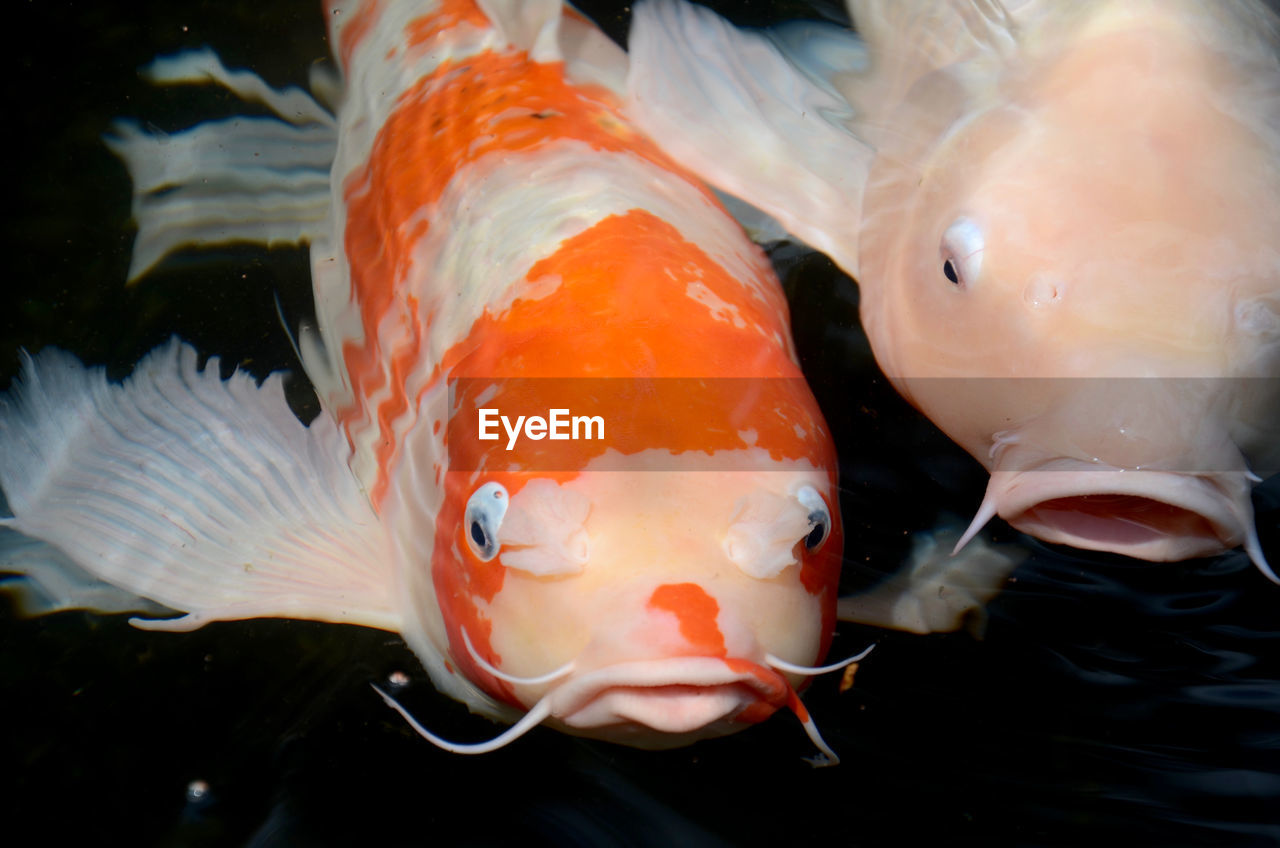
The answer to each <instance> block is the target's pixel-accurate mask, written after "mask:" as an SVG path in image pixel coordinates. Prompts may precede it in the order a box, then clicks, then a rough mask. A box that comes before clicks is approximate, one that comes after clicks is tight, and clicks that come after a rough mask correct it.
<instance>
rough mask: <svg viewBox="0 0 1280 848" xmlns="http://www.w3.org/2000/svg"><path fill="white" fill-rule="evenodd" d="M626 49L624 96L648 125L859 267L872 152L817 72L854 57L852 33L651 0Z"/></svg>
mask: <svg viewBox="0 0 1280 848" xmlns="http://www.w3.org/2000/svg"><path fill="white" fill-rule="evenodd" d="M819 34H821V36H819ZM629 49H630V61H631V69H630V73H629V74H628V77H627V89H628V102H627V108H628V111H629V113H630V115H631V117H632V118H633V119H634V120H635V121H636V122H637V123H638V124H639V125H640V126H641V128H643V129H644V130H645V132H646V133H648V134H649V135H650V136H651V137H652V138H653V139H654V140H655V141H656V142H657V143H658V144H659V145H661V146H662V147H663V149H664V150H666V152H667V153H668V154H670V155H671V156H672V157H673V158H674V159H675V160H676V161H677V162H679V163H680V164H681V165H683V166H685V167H686V168H688V169H690V170H691V171H693V172H694V173H696V174H698V176H699V177H701V178H702V179H704V180H706V181H707V182H710V183H712V184H713V185H715V186H717V187H718V188H720V189H723V190H724V191H727V192H729V193H730V194H733V195H736V196H738V197H740V198H742V199H743V200H745V201H747V202H748V203H750V204H752V205H753V206H755V207H757V208H759V209H761V210H763V211H764V212H765V213H767V214H769V215H771V216H773V217H774V218H776V219H777V220H778V221H779V222H780V223H781V224H782V225H783V226H784V227H786V229H787V230H788V231H789V232H790V233H792V234H793V235H795V236H796V237H797V238H799V239H801V240H803V241H805V242H806V243H808V244H809V245H810V246H812V247H815V248H817V249H819V250H821V251H823V252H825V253H827V254H829V255H830V256H831V257H832V258H833V259H834V260H835V261H836V262H838V263H839V264H840V265H842V266H843V267H844V268H845V269H846V270H849V271H851V272H852V271H855V270H856V256H857V249H856V245H857V233H858V226H859V218H860V214H861V208H862V192H863V188H864V185H865V182H866V176H867V170H868V168H869V166H870V162H871V159H872V155H873V153H872V150H871V149H870V148H869V147H868V146H867V145H866V144H865V143H864V142H863V141H861V140H860V139H858V138H857V137H855V136H854V134H853V133H852V132H851V131H850V130H849V128H848V125H849V123H850V122H851V121H852V120H853V114H852V112H851V110H850V108H849V104H848V103H847V102H845V100H844V99H843V98H842V97H840V96H839V95H838V93H837V92H836V89H835V88H834V87H833V86H832V85H831V84H830V82H829V81H828V80H825V79H823V78H822V75H823V73H825V71H824V69H825V68H834V67H836V66H839V65H847V66H848V67H849V68H850V69H856V68H858V67H861V65H862V63H863V51H862V47H861V44H860V42H859V41H858V40H857V39H856V37H854V36H853V35H852V33H850V32H848V31H847V30H842V29H840V28H839V27H835V26H827V25H822V24H816V23H815V24H806V25H805V28H804V29H802V30H801V29H792V30H790V31H785V30H784V31H781V32H779V34H778V35H777V37H776V38H771V37H770V36H768V35H766V34H764V33H757V32H746V31H741V30H737V29H734V27H732V26H731V25H730V24H728V23H727V22H726V21H724V20H722V19H721V18H719V17H717V16H716V15H715V14H714V13H712V12H710V11H709V10H707V9H705V8H703V7H700V6H693V5H691V4H688V3H683V2H675V0H649V2H645V3H641V4H638V5H637V6H636V9H635V16H634V18H633V20H632V29H631V37H630V43H629ZM784 50H786V51H787V52H790V53H793V54H794V56H793V57H789V56H788V55H787V53H784ZM802 50H803V51H807V52H805V53H801V52H800V51H802ZM840 56H844V57H845V58H846V59H847V61H846V62H841V61H840Z"/></svg>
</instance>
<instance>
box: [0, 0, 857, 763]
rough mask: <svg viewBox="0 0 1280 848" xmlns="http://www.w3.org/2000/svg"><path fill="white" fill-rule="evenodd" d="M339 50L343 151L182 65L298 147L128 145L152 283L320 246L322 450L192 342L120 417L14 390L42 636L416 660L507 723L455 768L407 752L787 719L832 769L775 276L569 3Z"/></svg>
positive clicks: (174, 140) (466, 14) (808, 503)
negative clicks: (229, 259) (138, 633)
mask: <svg viewBox="0 0 1280 848" xmlns="http://www.w3.org/2000/svg"><path fill="white" fill-rule="evenodd" d="M326 13H327V18H328V20H329V21H330V36H331V43H332V44H333V47H334V52H335V54H336V58H337V63H338V66H339V68H340V71H341V77H342V82H341V85H338V84H337V82H336V81H335V80H327V79H325V78H323V77H318V78H316V79H314V80H313V89H314V90H315V91H317V92H318V93H319V94H321V95H324V96H326V97H327V98H328V99H329V100H331V101H332V102H336V103H337V104H338V106H337V109H336V116H335V115H333V114H331V113H330V112H329V111H327V110H326V109H324V108H322V107H321V106H320V105H319V104H318V103H317V101H315V100H313V99H312V98H311V97H310V96H308V95H306V94H304V93H303V92H301V91H300V90H296V89H288V90H274V89H271V88H269V87H268V86H266V85H265V84H264V83H263V82H262V81H261V80H260V79H258V78H257V77H256V76H254V75H252V74H249V73H246V72H234V71H229V70H227V69H226V68H225V67H223V66H222V64H221V63H220V62H219V61H218V59H217V58H216V57H215V56H214V55H213V54H212V53H209V52H200V53H188V54H183V55H180V56H177V57H172V58H168V59H163V60H159V61H157V62H156V63H155V64H154V65H153V66H152V67H151V68H150V70H149V73H150V75H151V77H152V78H153V79H154V80H156V81H157V82H165V83H179V82H181V83H192V82H216V83H218V84H220V85H222V86H224V87H226V88H229V89H230V90H231V91H233V92H235V93H237V94H239V95H240V96H242V97H244V98H246V99H252V100H256V101H259V102H261V103H262V104H264V105H265V106H267V107H268V108H269V109H271V110H273V111H274V112H275V114H276V116H278V117H258V118H236V119H231V120H227V121H222V122H211V123H206V124H202V125H199V126H197V127H194V128H192V129H190V130H188V131H187V132H185V133H181V134H178V135H174V136H172V137H166V138H165V139H164V140H163V142H162V141H161V140H159V139H156V138H152V137H150V136H148V135H147V134H145V133H143V132H142V131H140V130H139V129H137V128H136V127H134V126H132V125H128V124H122V125H120V126H119V127H118V129H117V134H116V137H115V138H114V139H113V140H112V142H111V144H112V145H113V147H114V149H115V150H116V151H117V152H118V153H119V154H120V155H121V156H122V157H123V158H124V159H125V160H126V162H127V164H128V166H129V170H130V172H131V174H132V176H133V178H134V180H135V190H136V198H135V216H136V218H137V220H138V224H139V235H138V239H137V244H136V247H135V256H134V268H133V273H134V274H135V275H137V274H141V273H143V272H145V271H146V270H147V269H148V268H149V267H150V266H151V265H152V264H154V263H155V262H157V261H159V260H160V259H161V258H162V257H164V256H165V255H166V254H168V253H169V252H171V251H173V250H175V249H177V248H179V247H181V246H182V245H185V244H189V243H204V244H210V243H219V242H228V241H244V240H248V241H258V242H276V241H285V242H297V241H307V242H309V243H310V251H311V266H312V276H313V284H314V293H315V301H316V307H317V317H318V327H317V328H316V329H315V330H314V331H312V330H308V329H306V328H304V330H303V332H302V335H301V337H300V339H299V345H300V353H301V356H302V359H303V363H304V366H305V368H306V372H307V375H308V376H309V377H310V378H311V380H312V382H313V384H314V385H315V387H316V389H317V392H318V394H319V396H320V399H321V404H322V407H323V410H324V411H323V413H322V414H321V415H320V417H319V418H317V419H316V421H315V422H313V423H312V424H311V425H310V427H304V426H303V425H302V424H301V423H299V421H298V420H297V419H296V418H295V417H294V415H293V414H292V413H291V412H290V409H289V407H288V406H287V405H286V403H285V400H284V396H283V394H282V389H281V378H280V377H279V376H278V375H273V376H271V377H269V378H268V379H267V380H266V381H264V382H263V383H262V384H261V385H260V386H259V385H255V383H254V381H253V380H252V379H251V378H250V377H248V376H247V375H244V374H236V375H234V376H232V377H231V378H230V379H229V380H225V381H224V380H222V379H220V377H219V374H218V367H217V364H216V361H211V363H210V364H209V365H207V366H206V368H205V369H204V370H203V371H200V370H198V369H197V367H196V354H195V352H194V351H193V350H192V349H191V348H190V347H187V346H184V345H180V344H178V343H176V342H175V343H173V344H170V345H169V346H167V347H164V348H162V349H160V350H158V351H156V352H154V353H152V354H151V355H150V356H148V357H147V358H146V359H144V360H143V361H142V362H141V363H140V364H139V365H138V367H137V370H136V371H135V372H134V373H133V375H132V377H130V378H129V379H128V380H126V381H125V382H124V383H123V384H122V385H112V384H109V383H108V382H107V381H106V378H105V376H104V375H103V374H102V373H101V372H100V371H94V370H86V369H84V368H82V367H81V366H80V365H79V364H78V363H77V362H75V361H74V359H72V358H71V357H69V356H67V355H66V354H62V353H59V352H57V351H45V352H42V353H41V354H39V355H38V356H36V357H35V358H28V359H27V360H26V364H25V370H24V373H23V376H22V378H21V381H20V382H19V383H18V384H17V385H16V387H15V388H14V390H13V391H12V393H11V396H10V397H9V399H8V400H7V401H5V404H4V406H3V408H2V409H0V433H2V434H3V438H2V440H0V486H3V489H4V494H5V496H6V498H7V500H8V503H9V505H10V507H11V510H12V513H13V515H12V517H10V518H6V519H3V525H4V526H6V527H9V528H11V529H12V530H16V531H18V532H19V533H20V534H23V535H24V536H26V537H28V538H29V539H34V540H38V541H39V542H42V543H44V545H43V547H42V548H39V549H38V550H37V549H33V547H32V544H31V542H30V541H24V542H23V543H22V544H21V545H20V546H16V545H14V544H12V543H11V544H10V552H9V556H8V558H9V560H10V563H11V567H15V568H17V569H18V570H20V571H22V572H23V573H24V574H25V575H26V579H25V580H24V581H21V584H22V585H21V587H20V588H21V589H22V590H24V593H25V595H26V596H27V600H28V601H29V602H30V603H32V604H34V605H37V606H39V607H40V608H42V609H43V610H45V611H47V610H51V609H60V608H69V607H75V606H93V607H96V608H100V609H138V608H139V607H140V606H142V602H141V601H140V600H139V598H141V599H145V600H146V601H149V602H154V603H155V604H159V605H162V606H163V607H165V608H168V609H171V610H175V611H179V612H182V613H184V614H183V615H182V616H181V617H175V618H149V619H146V620H138V619H135V623H136V624H137V625H138V626H140V627H145V628H153V629H168V630H186V629H192V628H196V627H200V626H201V625H203V624H205V623H207V622H210V621H217V620H228V619H242V618H251V617H262V616H280V617H289V618H305V619H316V620H321V621H331V622H342V623H350V624H361V625H365V626H370V627H377V628H384V629H387V630H392V631H396V632H399V633H400V634H402V635H403V637H404V638H405V640H406V641H407V642H408V644H409V645H410V646H411V647H412V649H413V650H414V651H415V653H416V654H417V655H418V657H420V658H421V661H422V663H423V665H424V666H425V667H426V670H427V672H428V674H429V675H430V677H431V679H432V681H433V682H434V684H435V685H436V687H437V688H439V689H440V690H441V691H442V692H444V693H447V694H448V695H451V696H453V697H454V698H457V699H458V700H460V701H462V702H464V703H466V704H467V705H468V706H469V707H470V708H471V709H472V710H474V711H476V712H478V713H481V714H483V715H486V716H490V717H492V718H494V719H498V720H501V721H505V722H511V723H513V726H512V727H511V728H510V729H508V730H507V731H506V732H504V733H502V734H501V735H499V736H497V737H496V738H494V739H492V740H491V741H488V742H484V743H479V744H474V745H469V744H456V743H451V742H446V741H444V740H442V739H439V738H437V737H435V736H433V735H432V734H430V733H429V732H428V731H427V730H426V729H424V728H422V727H421V725H418V724H417V722H416V721H413V719H410V721H411V722H413V724H414V726H415V727H417V728H418V730H419V732H420V733H422V735H423V736H425V737H427V738H428V739H430V740H431V741H432V742H434V743H435V744H437V745H440V746H442V747H444V748H447V749H449V750H453V751H459V752H466V753H478V752H482V751H487V750H492V749H494V748H497V747H500V746H501V745H503V744H505V743H507V742H508V741H510V740H512V739H514V738H516V737H518V736H519V735H521V734H523V733H524V732H526V731H527V730H528V729H530V728H531V727H533V726H535V725H537V724H540V723H546V724H549V725H551V726H554V727H556V728H559V729H561V730H564V731H567V732H570V733H575V734H581V735H586V736H592V737H597V738H601V739H607V740H612V741H617V742H623V743H626V744H631V745H636V746H640V747H649V748H662V747H669V746H675V745H681V744H685V743H688V742H691V741H693V740H696V739H699V738H703V737H708V736H715V735H721V734H726V733H730V732H733V731H735V730H737V729H740V728H742V727H745V726H747V725H749V724H751V723H754V722H759V721H761V720H763V719H764V718H766V717H767V716H769V715H770V714H772V713H773V712H774V711H776V710H777V709H778V708H780V707H787V708H790V709H791V710H793V711H794V712H795V713H796V714H797V716H798V717H799V718H800V719H801V720H802V721H803V722H804V724H805V726H806V729H807V731H808V733H809V735H810V737H811V738H812V739H813V741H814V743H815V744H816V745H817V746H818V747H819V748H820V749H821V750H822V752H823V754H824V755H825V757H826V758H828V759H830V760H834V755H833V754H832V753H831V752H830V750H829V749H828V748H827V746H826V745H825V744H824V743H823V742H822V740H821V738H820V737H819V736H818V733H817V730H816V728H815V727H814V725H813V723H812V721H811V720H810V719H809V717H808V716H807V714H806V712H805V709H804V707H803V705H802V704H801V702H800V701H799V699H798V697H797V695H796V689H797V688H798V687H801V686H802V685H803V683H804V682H805V681H806V680H807V679H808V678H810V677H811V676H812V675H814V674H817V673H820V672H822V671H824V669H820V668H815V667H814V666H815V663H817V662H819V661H820V660H821V659H822V657H823V656H824V654H825V652H826V650H827V648H828V645H829V642H830V639H831V636H832V632H833V626H834V620H835V604H836V597H835V593H836V581H837V577H838V572H839V566H840V560H841V529H840V522H839V516H838V513H837V512H836V472H835V455H834V448H833V445H832V442H831V439H830V436H829V434H828V431H827V428H826V426H825V424H824V422H823V420H822V416H821V413H820V412H819V410H818V408H817V405H816V403H815V402H814V399H813V397H812V395H811V394H810V392H809V390H808V387H807V386H806V385H805V383H804V381H803V379H802V378H801V373H800V369H799V367H798V365H797V362H796V357H795V353H794V351H793V349H792V345H791V341H790V337H789V328H788V321H787V306H786V303H785V301H784V299H783V295H782V291H781V288H780V286H779V284H778V282H777V280H776V278H775V277H774V276H773V274H772V271H771V269H770V267H769V265H768V263H767V261H766V259H765V257H764V256H763V254H762V253H761V252H760V251H759V250H758V249H757V248H756V247H755V246H754V245H752V244H751V243H750V242H749V241H748V240H747V239H746V238H745V236H744V235H743V233H742V232H741V231H740V229H739V228H738V227H737V225H736V223H735V222H734V221H733V220H732V219H731V218H730V217H729V216H728V214H727V213H725V212H724V210H723V209H722V208H721V207H720V205H719V203H718V202H717V201H716V200H715V198H714V197H713V195H712V194H711V193H710V192H709V190H708V189H706V188H705V187H704V186H703V185H702V184H700V183H699V182H698V181H697V180H695V179H694V178H693V177H692V176H690V175H689V174H688V173H686V172H684V171H682V170H680V169H679V168H677V167H676V166H674V165H673V164H672V163H671V162H670V161H669V160H668V159H667V158H666V157H665V155H664V154H662V153H661V152H659V150H658V149H657V148H656V147H655V146H654V145H653V144H652V143H651V142H650V141H649V140H648V139H647V138H646V137H644V136H643V135H641V134H639V133H637V132H636V131H635V130H634V129H633V128H632V127H631V126H630V125H629V124H628V123H627V122H626V121H625V120H624V119H623V118H622V117H621V116H620V111H619V103H620V93H621V90H622V80H623V78H624V75H625V70H626V65H625V63H626V59H625V55H624V54H623V53H622V52H621V51H620V50H619V49H618V48H617V47H616V46H615V45H614V44H613V43H612V42H610V41H609V40H608V39H607V38H606V37H605V36H604V35H603V34H602V33H600V32H599V31H598V30H597V29H596V28H595V27H594V26H593V25H592V24H591V23H590V22H589V21H587V20H586V19H585V18H583V17H581V16H579V15H578V14H577V13H575V12H573V11H572V10H568V9H565V8H563V7H562V6H561V4H560V3H559V2H500V0H481V2H472V0H424V2H412V3H411V2H378V0H346V1H345V2H344V1H342V0H339V1H338V2H330V3H328V4H327V7H326ZM14 551H18V553H14ZM384 697H387V696H385V695H384ZM387 700H388V702H389V703H391V704H392V705H393V706H395V707H396V709H400V707H399V706H398V705H397V704H396V703H395V702H394V701H393V700H392V699H390V698H389V697H387ZM402 712H403V711H402ZM405 715H406V717H408V716H407V713H406V714H405ZM819 759H823V758H821V757H820V758H819Z"/></svg>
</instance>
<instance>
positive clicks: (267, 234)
mask: <svg viewBox="0 0 1280 848" xmlns="http://www.w3.org/2000/svg"><path fill="white" fill-rule="evenodd" d="M144 75H145V76H146V77H147V78H148V79H149V80H150V81H151V82H154V83H156V84H176V83H217V84H219V85H222V86H223V87H225V88H227V89H229V90H230V91H231V92H233V93H234V94H236V95H238V96H239V97H241V98H242V99H244V100H246V101H247V102H256V103H261V104H263V105H265V106H266V107H268V108H269V109H271V110H272V111H273V112H274V113H275V114H276V115H278V116H279V118H272V117H265V118H259V117H242V116H237V117H233V118H227V119H225V120H220V121H208V122H206V123H202V124H199V125H197V126H194V127H191V128H190V129H187V130H184V131H182V132H179V133H174V134H172V135H169V134H164V133H160V132H147V131H144V130H143V129H142V128H141V127H139V126H138V125H137V124H136V123H133V122H129V121H118V122H116V124H115V126H114V128H113V133H114V134H113V135H112V136H110V137H108V138H107V139H106V141H107V145H108V147H110V148H111V150H112V151H113V152H114V153H115V154H116V155H117V156H119V157H120V158H121V159H122V160H123V161H124V163H125V165H126V166H127V167H128V169H129V176H130V177H131V179H132V181H133V217H134V220H135V222H136V223H137V226H138V236H137V240H136V241H135V243H134V247H133V259H132V261H131V263H130V266H129V279H130V280H135V279H137V278H138V277H140V276H142V275H143V274H146V273H147V272H148V271H149V270H151V269H152V268H154V267H155V266H156V264H158V263H159V262H160V261H161V260H162V259H164V258H165V257H166V256H167V255H169V254H170V253H172V252H174V251H175V250H177V249H179V248H181V247H185V246H209V245H225V244H232V243H235V242H256V243H261V244H266V245H272V244H299V243H303V242H309V241H312V240H314V239H317V238H320V237H321V236H323V235H324V234H325V233H327V232H328V226H329V223H328V222H329V211H330V185H329V167H330V165H331V164H332V162H333V156H334V151H335V149H336V146H337V134H336V129H335V124H334V119H333V116H332V115H331V114H330V113H329V112H328V111H326V110H325V109H324V107H322V106H321V105H320V104H319V103H317V102H316V101H315V100H314V99H313V98H312V97H311V96H310V95H308V94H307V93H306V92H304V91H302V90H301V89H298V88H288V89H283V90H276V89H273V88H271V87H269V86H268V85H267V84H266V83H265V82H263V81H262V79H261V78H260V77H258V76H257V75H256V74H252V73H249V72H246V71H230V70H228V69H227V68H226V67H224V66H223V64H222V62H221V61H220V60H219V59H218V57H217V55H215V54H214V53H213V51H211V50H197V51H191V52H187V53H180V54H178V55H176V56H169V57H163V58H160V59H157V60H156V61H155V62H153V63H152V64H151V65H150V66H149V67H148V68H147V69H145V70H144ZM316 79H317V82H321V81H322V80H321V78H320V77H316Z"/></svg>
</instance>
